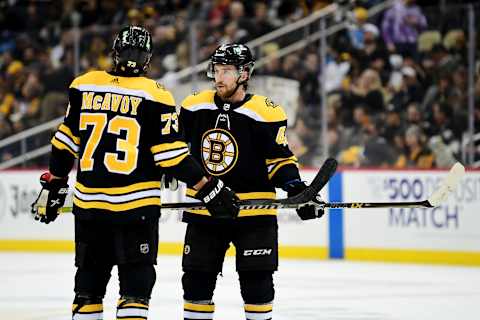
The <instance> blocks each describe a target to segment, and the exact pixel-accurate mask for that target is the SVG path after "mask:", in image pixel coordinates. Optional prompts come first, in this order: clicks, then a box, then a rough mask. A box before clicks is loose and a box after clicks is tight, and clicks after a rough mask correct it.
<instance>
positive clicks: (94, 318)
mask: <svg viewBox="0 0 480 320" xmlns="http://www.w3.org/2000/svg"><path fill="white" fill-rule="evenodd" d="M72 320H103V304H101V303H97V304H76V303H74V304H73V305H72Z"/></svg>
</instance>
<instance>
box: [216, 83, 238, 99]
mask: <svg viewBox="0 0 480 320" xmlns="http://www.w3.org/2000/svg"><path fill="white" fill-rule="evenodd" d="M221 85H222V86H221V87H219V86H218V85H217V84H215V88H216V89H217V94H218V96H219V97H220V98H222V99H228V98H230V97H231V96H232V95H233V94H234V93H235V87H236V86H235V85H233V86H231V87H229V88H227V86H226V85H225V84H223V83H222V84H221Z"/></svg>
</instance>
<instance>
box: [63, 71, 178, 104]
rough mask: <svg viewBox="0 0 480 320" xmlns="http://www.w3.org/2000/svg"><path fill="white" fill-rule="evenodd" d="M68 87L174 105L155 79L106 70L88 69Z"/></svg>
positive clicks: (167, 92) (169, 94)
mask: <svg viewBox="0 0 480 320" xmlns="http://www.w3.org/2000/svg"><path fill="white" fill-rule="evenodd" d="M70 87H71V88H75V89H77V90H80V91H92V92H97V93H99V92H111V93H117V94H122V95H133V96H137V97H143V98H145V99H148V100H153V101H156V102H159V103H163V104H166V105H169V106H173V107H174V106H175V99H174V98H173V95H172V94H171V93H170V92H169V91H168V90H165V88H164V87H163V86H162V85H160V84H159V83H157V82H156V81H155V80H152V79H148V78H146V77H120V76H114V75H111V74H109V73H108V72H106V71H90V72H87V73H85V74H84V75H81V76H79V77H77V78H75V80H74V81H73V82H72V84H71V85H70Z"/></svg>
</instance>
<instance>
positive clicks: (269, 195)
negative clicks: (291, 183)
mask: <svg viewBox="0 0 480 320" xmlns="http://www.w3.org/2000/svg"><path fill="white" fill-rule="evenodd" d="M196 194H197V191H196V190H194V189H191V188H187V196H189V197H191V198H193V197H195V195H196ZM236 195H237V196H238V197H239V198H240V200H251V199H276V197H277V196H276V194H275V192H238V193H236Z"/></svg>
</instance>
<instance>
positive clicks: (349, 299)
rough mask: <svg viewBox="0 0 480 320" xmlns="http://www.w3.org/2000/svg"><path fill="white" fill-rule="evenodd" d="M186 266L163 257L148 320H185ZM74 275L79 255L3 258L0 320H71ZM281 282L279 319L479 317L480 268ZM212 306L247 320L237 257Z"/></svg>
mask: <svg viewBox="0 0 480 320" xmlns="http://www.w3.org/2000/svg"><path fill="white" fill-rule="evenodd" d="M180 264H181V258H180V257H172V256H160V257H159V264H158V266H157V283H156V286H155V288H154V291H153V295H152V300H151V301H150V312H149V319H155V320H162V319H167V320H173V319H183V318H182V307H183V305H182V303H183V301H182V290H181V284H180V277H181V271H180ZM74 271H75V268H74V267H73V254H43V253H39V254H27V253H0V319H5V320H40V319H42V320H44V319H45V320H60V319H62V320H66V319H69V318H70V308H71V302H72V298H73V276H74ZM117 281H118V280H117V277H116V269H114V270H113V272H112V279H111V280H110V284H109V287H108V291H107V295H106V298H105V300H104V309H105V313H104V315H105V319H114V312H115V311H114V308H115V303H116V300H117V298H118V297H117V292H118V283H117ZM275 281H276V299H275V304H274V319H275V320H287V319H288V320H317V319H328V320H337V319H338V320H358V319H361V320H393V319H395V320H407V319H408V320H429V319H431V320H451V319H462V320H470V319H471V320H475V319H480V268H463V267H446V266H428V265H406V264H402V265H399V264H381V263H353V262H346V261H297V260H282V261H281V262H280V270H279V271H278V272H277V273H276V274H275ZM214 300H215V303H216V314H215V319H216V320H221V319H222V320H240V319H244V315H243V305H242V302H241V297H240V292H239V286H238V281H237V275H236V273H235V270H234V260H233V259H230V258H229V259H227V260H226V263H225V267H224V272H223V277H220V278H219V280H218V283H217V290H216V292H215V297H214Z"/></svg>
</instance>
